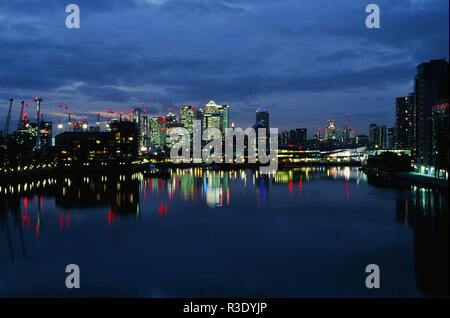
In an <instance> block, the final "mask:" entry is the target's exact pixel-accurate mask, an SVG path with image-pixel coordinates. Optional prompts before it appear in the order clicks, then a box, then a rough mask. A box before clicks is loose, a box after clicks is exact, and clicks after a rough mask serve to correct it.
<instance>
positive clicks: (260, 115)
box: [254, 108, 287, 143]
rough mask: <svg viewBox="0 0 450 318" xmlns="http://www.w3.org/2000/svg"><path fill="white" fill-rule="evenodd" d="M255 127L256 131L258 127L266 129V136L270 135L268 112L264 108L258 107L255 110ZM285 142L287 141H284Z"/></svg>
mask: <svg viewBox="0 0 450 318" xmlns="http://www.w3.org/2000/svg"><path fill="white" fill-rule="evenodd" d="M254 127H255V129H256V132H258V130H257V129H258V128H265V129H266V137H269V136H270V126H269V112H268V111H267V110H266V109H265V108H258V109H257V110H256V119H255V126H254ZM286 143H287V142H286Z"/></svg>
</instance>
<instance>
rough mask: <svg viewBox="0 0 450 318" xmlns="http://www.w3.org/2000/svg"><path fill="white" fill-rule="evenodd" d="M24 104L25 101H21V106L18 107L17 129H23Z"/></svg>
mask: <svg viewBox="0 0 450 318" xmlns="http://www.w3.org/2000/svg"><path fill="white" fill-rule="evenodd" d="M24 104H25V101H22V106H20V115H19V122H18V123H17V128H19V129H20V128H22V127H23V118H22V117H23V108H24V107H25V106H24Z"/></svg>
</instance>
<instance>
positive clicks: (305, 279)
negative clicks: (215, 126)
mask: <svg viewBox="0 0 450 318" xmlns="http://www.w3.org/2000/svg"><path fill="white" fill-rule="evenodd" d="M0 193H1V196H0V198H1V201H0V222H1V230H2V233H1V240H0V247H1V250H0V273H2V274H0V295H1V296H17V295H18V296H22V295H26V296H43V295H49V296H55V295H56V296H59V295H61V296H73V295H77V296H79V295H82V296H103V295H106V296H130V297H134V296H140V297H142V296H143V297H151V296H154V295H155V292H153V291H151V290H154V289H155V288H157V290H158V292H157V293H156V294H157V295H160V296H168V297H171V296H184V297H197V296H202V297H207V296H212V297H215V296H286V297H309V296H311V297H321V296H327V297H335V296H388V297H389V296H394V297H397V296H402V297H411V296H412V297H417V296H424V295H427V296H430V295H431V296H435V295H437V296H442V295H447V294H448V227H446V224H447V225H448V214H447V213H446V212H445V211H447V209H448V194H445V193H442V192H439V191H437V190H430V189H423V188H418V187H411V186H391V187H380V186H379V185H377V184H376V182H375V184H372V182H371V180H368V179H367V176H366V175H365V174H364V173H363V172H360V171H358V169H356V168H349V167H317V168H311V167H308V168H306V167H305V168H297V169H290V170H286V171H278V172H276V173H275V174H273V175H261V174H259V173H258V171H252V170H231V171H213V170H203V169H176V170H173V171H171V173H170V175H169V176H168V177H167V178H151V177H150V176H149V175H146V174H143V173H134V174H128V175H108V176H105V175H90V176H70V177H69V176H66V177H62V178H47V179H43V180H36V181H33V182H25V183H20V184H15V185H11V186H1V187H0ZM200 218H201V219H200ZM400 224H401V225H403V227H399V225H400ZM105 226H106V227H105ZM105 230H106V231H107V232H105ZM107 233H109V234H107ZM411 234H412V235H411ZM197 235H198V236H201V237H202V239H201V240H200V241H199V240H198V239H197ZM446 235H447V236H446ZM81 236H82V237H83V239H80V237H81ZM255 238H258V239H255ZM111 241H113V242H115V245H116V246H109V245H107V244H109V243H108V242H111ZM86 242H89V243H88V246H86V244H87V243H86ZM155 242H160V243H161V244H162V246H166V247H167V248H169V247H170V251H169V250H168V249H167V248H163V247H162V246H161V247H155V246H153V244H155ZM223 242H229V245H228V244H226V245H224V243H223ZM82 243H83V244H82ZM148 245H151V246H153V248H152V249H148ZM68 246H70V247H71V248H70V249H69V250H68V249H67V247H68ZM117 246H119V247H117ZM237 247H239V248H240V249H242V251H236V250H235V249H236V248H237ZM218 249H220V253H219V252H218V251H217V250H218ZM186 250H190V251H191V252H192V253H193V254H194V255H197V256H196V258H189V260H183V261H185V262H187V265H188V267H190V268H191V271H190V272H189V271H188V272H185V271H184V270H183V271H181V270H180V269H179V268H176V267H175V268H172V267H171V266H172V263H171V262H170V264H171V265H170V266H169V265H168V266H166V267H162V266H161V267H160V266H157V265H155V264H154V258H155V257H157V258H159V257H165V260H166V261H169V260H170V259H174V262H176V260H175V259H177V258H178V256H175V254H173V253H178V254H184V253H185V252H186ZM88 251H89V253H87V252H88ZM156 251H157V252H158V253H159V254H158V256H156V255H155V254H154V253H156ZM198 251H202V253H199V252H198ZM86 253H87V254H86ZM41 254H44V255H46V258H42V257H41ZM369 256H371V257H369ZM210 258H213V259H212V260H211V259H210ZM229 258H236V259H239V260H240V261H241V263H240V264H239V266H240V267H236V265H237V264H234V263H233V264H232V265H230V262H232V261H230V259H229ZM69 259H70V260H69ZM77 259H78V260H79V263H83V265H84V266H83V267H82V268H83V270H84V271H86V270H88V271H89V270H91V271H94V270H98V269H97V266H98V265H97V263H99V262H102V261H103V260H105V259H106V260H109V261H110V263H108V264H109V265H108V266H109V268H108V269H107V270H106V273H103V272H102V273H103V274H104V275H105V277H104V278H103V280H102V279H100V278H99V277H102V276H101V275H97V276H95V277H92V278H88V284H89V286H91V289H90V291H87V290H83V289H82V290H80V291H77V292H78V294H67V290H65V289H63V288H62V287H61V286H60V285H61V284H60V283H58V281H59V280H60V279H63V278H61V277H59V276H58V275H56V276H55V277H54V278H52V273H53V272H54V271H58V270H57V266H63V265H62V264H64V263H70V262H75V263H76V262H77ZM118 259H120V262H122V261H123V260H124V259H127V260H128V261H127V262H126V265H124V264H122V265H123V267H125V268H129V267H130V268H132V267H133V265H132V264H140V263H144V264H146V265H147V266H148V267H154V270H155V271H156V272H158V273H159V277H158V278H157V279H155V277H152V279H150V278H148V280H145V279H144V280H141V279H139V277H140V275H145V270H144V269H143V268H139V269H135V268H134V270H135V272H134V274H133V272H130V273H127V274H126V275H125V276H124V277H123V279H124V280H126V282H125V281H121V280H118V281H117V282H116V283H117V284H118V286H116V288H115V289H114V292H113V291H111V290H108V288H106V286H107V285H108V284H109V282H108V279H107V277H108V273H111V272H112V271H113V270H114V269H115V267H114V266H111V264H115V263H117V262H118ZM305 259H306V260H308V263H311V264H305ZM259 262H262V263H263V264H265V266H266V267H267V268H265V267H264V266H263V267H260V266H262V265H260V263H259ZM368 262H372V263H377V262H378V263H381V264H382V266H381V268H382V270H383V268H386V271H387V273H386V278H385V279H384V280H383V282H386V281H387V282H386V283H385V286H388V287H389V288H387V287H386V288H384V289H381V290H379V291H377V292H376V293H374V292H373V291H372V293H369V292H368V291H367V289H365V287H364V286H363V284H361V283H360V280H361V275H363V274H361V273H359V271H360V268H362V267H363V265H364V264H366V263H368ZM205 263H206V264H208V263H209V264H210V265H214V267H212V266H211V267H209V268H208V269H203V270H199V269H198V268H202V267H203V266H204V265H205ZM32 265H39V266H38V267H40V268H41V271H44V272H45V274H44V275H43V276H45V277H50V278H49V279H50V283H49V284H46V285H45V287H41V288H42V289H43V290H42V289H41V290H39V292H38V290H36V289H33V288H38V287H37V286H40V285H39V284H42V282H40V280H39V278H38V276H39V271H37V272H36V273H35V274H31V273H29V272H27V268H29V266H32ZM166 265H167V264H166ZM255 266H256V268H257V269H256V270H255ZM328 266H334V267H332V269H331V270H330V269H329V267H328ZM405 267H406V268H405ZM251 268H253V270H254V271H255V274H249V273H248V270H250V269H251ZM280 268H282V270H283V272H279V270H280ZM243 269H247V271H242V270H243ZM116 270H117V268H116ZM120 270H122V269H120ZM363 270H364V269H362V273H364V272H363ZM323 271H325V272H327V271H328V272H329V273H328V275H327V274H324V273H323ZM62 273H63V272H62ZM42 274H43V273H42V272H40V275H41V276H42ZM257 274H259V276H258V275H257ZM2 275H3V277H2ZM6 275H7V276H6ZM62 275H63V274H62ZM171 275H174V276H176V277H177V278H178V281H177V282H178V284H179V285H178V286H180V287H178V288H174V287H173V283H172V282H171V278H170V277H172V276H171ZM202 275H206V276H208V277H214V279H213V280H214V281H215V284H213V285H210V283H209V282H206V281H205V282H204V281H202V280H201V277H202ZM253 275H254V276H253ZM88 277H89V276H88ZM163 277H166V279H165V280H164V279H163ZM192 277H196V278H197V280H196V283H195V284H194V283H192V281H191V278H192ZM230 277H233V278H234V280H233V282H234V284H232V285H230V282H229V281H228V280H229V279H230ZM314 277H315V278H314ZM445 277H447V279H445ZM313 278H314V279H313ZM389 278H391V280H392V282H389ZM26 279H29V280H32V281H33V282H35V283H34V285H33V284H31V286H30V285H27V284H26V283H25V280H26ZM96 279H98V281H97V280H96ZM344 280H346V281H344ZM144 282H145V283H144ZM294 282H296V284H294ZM196 284H197V285H196ZM27 286H28V287H27ZM33 286H34V287H33ZM330 286H331V287H330ZM149 290H150V291H149Z"/></svg>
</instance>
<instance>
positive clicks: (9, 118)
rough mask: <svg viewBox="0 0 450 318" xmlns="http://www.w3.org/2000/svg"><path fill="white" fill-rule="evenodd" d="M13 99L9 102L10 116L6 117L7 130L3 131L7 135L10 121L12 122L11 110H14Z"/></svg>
mask: <svg viewBox="0 0 450 318" xmlns="http://www.w3.org/2000/svg"><path fill="white" fill-rule="evenodd" d="M13 100H14V99H13V98H11V99H10V100H9V110H8V116H6V122H5V129H4V130H3V134H4V135H5V138H6V135H7V134H8V130H9V121H10V120H11V109H12V103H13Z"/></svg>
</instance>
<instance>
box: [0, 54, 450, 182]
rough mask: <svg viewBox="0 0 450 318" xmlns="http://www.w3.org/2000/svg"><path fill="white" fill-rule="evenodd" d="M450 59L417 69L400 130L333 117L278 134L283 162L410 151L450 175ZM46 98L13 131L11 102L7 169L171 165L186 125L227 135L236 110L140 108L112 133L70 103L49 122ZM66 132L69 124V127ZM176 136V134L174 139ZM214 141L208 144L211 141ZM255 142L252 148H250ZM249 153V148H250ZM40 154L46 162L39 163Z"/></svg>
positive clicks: (402, 100)
mask: <svg viewBox="0 0 450 318" xmlns="http://www.w3.org/2000/svg"><path fill="white" fill-rule="evenodd" d="M448 89H449V83H448V62H447V61H446V60H445V59H439V60H431V61H429V62H426V63H422V64H420V65H419V66H418V67H417V74H416V75H415V77H414V92H411V93H409V94H408V95H407V96H403V97H398V98H396V103H395V114H396V117H395V126H394V127H389V126H387V125H382V124H381V125H380V124H376V123H374V124H371V125H370V126H369V133H368V135H361V134H359V135H357V134H356V133H355V131H354V130H353V128H352V125H351V120H350V114H349V113H346V115H345V119H344V121H343V123H341V124H340V125H338V124H337V123H336V120H334V119H329V120H328V121H327V124H326V126H325V127H324V128H319V129H318V131H317V133H315V134H314V135H313V136H312V138H308V130H307V129H306V128H301V127H300V128H295V129H291V130H286V131H281V132H279V135H278V144H279V150H278V159H279V160H281V161H285V162H289V163H296V162H308V161H319V162H320V161H321V160H325V161H327V160H328V161H329V160H338V161H339V160H341V159H342V160H344V161H345V160H361V158H362V156H363V155H364V154H363V152H366V153H367V152H371V151H372V152H374V153H377V152H383V151H391V152H403V153H405V154H408V155H411V157H412V159H413V160H414V163H415V165H416V168H417V170H418V171H419V172H421V173H427V174H432V173H434V174H435V175H436V176H438V177H444V178H448V162H449V151H448V141H449V138H448V131H449V121H448V111H449V107H448V93H449V92H448ZM42 101H43V100H42V99H41V98H38V97H35V98H34V103H35V106H36V115H35V116H30V118H33V117H34V119H35V120H34V122H31V121H30V119H29V115H28V113H29V112H28V110H29V109H31V107H30V108H29V105H28V104H25V102H24V101H22V102H21V106H20V115H19V121H18V126H17V127H16V129H15V130H14V131H13V132H12V133H10V132H9V130H10V129H9V126H10V119H11V110H12V106H13V99H11V100H10V105H9V111H8V114H7V116H6V121H5V126H4V129H3V131H0V166H1V167H4V168H5V167H6V170H7V169H13V168H11V167H17V168H14V169H22V168H23V169H27V168H33V167H45V166H46V165H52V164H53V165H55V163H57V164H58V165H66V166H67V165H70V166H72V165H74V164H82V165H89V164H93V163H96V164H98V165H105V164H106V163H111V162H114V163H117V164H120V165H125V164H127V163H129V162H133V161H136V160H139V159H142V158H143V157H145V156H147V157H150V156H152V157H153V158H156V159H155V160H167V158H168V153H170V149H172V147H173V145H174V144H175V143H176V142H178V140H179V139H176V138H175V139H172V138H171V135H172V133H173V132H174V131H177V129H178V128H185V129H186V130H187V131H188V132H189V133H190V135H191V145H192V139H193V138H192V136H193V134H194V133H195V131H194V130H195V129H196V128H195V122H197V121H199V122H200V123H201V124H200V126H199V127H200V128H199V129H200V130H201V133H202V135H203V132H204V131H205V130H206V129H210V128H214V129H217V130H218V131H219V133H220V134H221V135H222V138H225V135H226V134H227V129H228V128H233V127H234V123H231V122H230V106H229V105H221V104H217V103H215V102H214V101H213V100H211V101H209V102H208V103H207V104H205V105H203V107H198V106H195V105H185V106H180V108H179V112H178V111H175V110H174V109H173V108H169V111H168V113H167V114H166V115H158V116H154V115H149V114H148V113H147V112H146V110H145V109H141V108H135V109H132V110H131V112H130V113H129V114H126V115H125V114H124V113H123V112H121V113H117V112H116V111H113V110H107V113H108V115H107V122H106V124H105V127H104V128H105V129H101V128H100V113H98V116H97V121H96V123H95V124H94V125H93V126H89V123H88V122H87V120H86V117H84V119H83V120H81V121H78V120H73V118H72V117H71V112H70V111H69V106H67V105H65V106H64V105H62V104H60V105H58V107H59V108H60V109H61V110H62V111H67V123H66V124H64V123H62V122H61V117H60V116H58V125H57V130H58V134H56V136H55V134H54V129H53V124H52V122H50V121H45V120H44V116H43V113H42V112H41V109H40V105H41V102H42ZM64 127H66V128H65V129H64ZM252 128H253V129H254V130H255V131H256V133H257V134H258V132H259V133H261V129H263V130H265V133H266V136H269V135H270V134H269V132H270V116H269V112H268V111H267V109H265V108H258V109H257V110H256V112H255V123H254V125H253V126H252ZM175 135H176V134H175ZM180 138H181V137H180ZM209 138H210V139H212V137H208V136H207V138H206V139H205V140H204V141H203V142H204V143H207V142H208V141H209ZM247 146H248V144H247V143H245V147H246V148H247ZM246 151H247V150H246ZM36 155H39V156H40V157H39V159H36Z"/></svg>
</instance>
